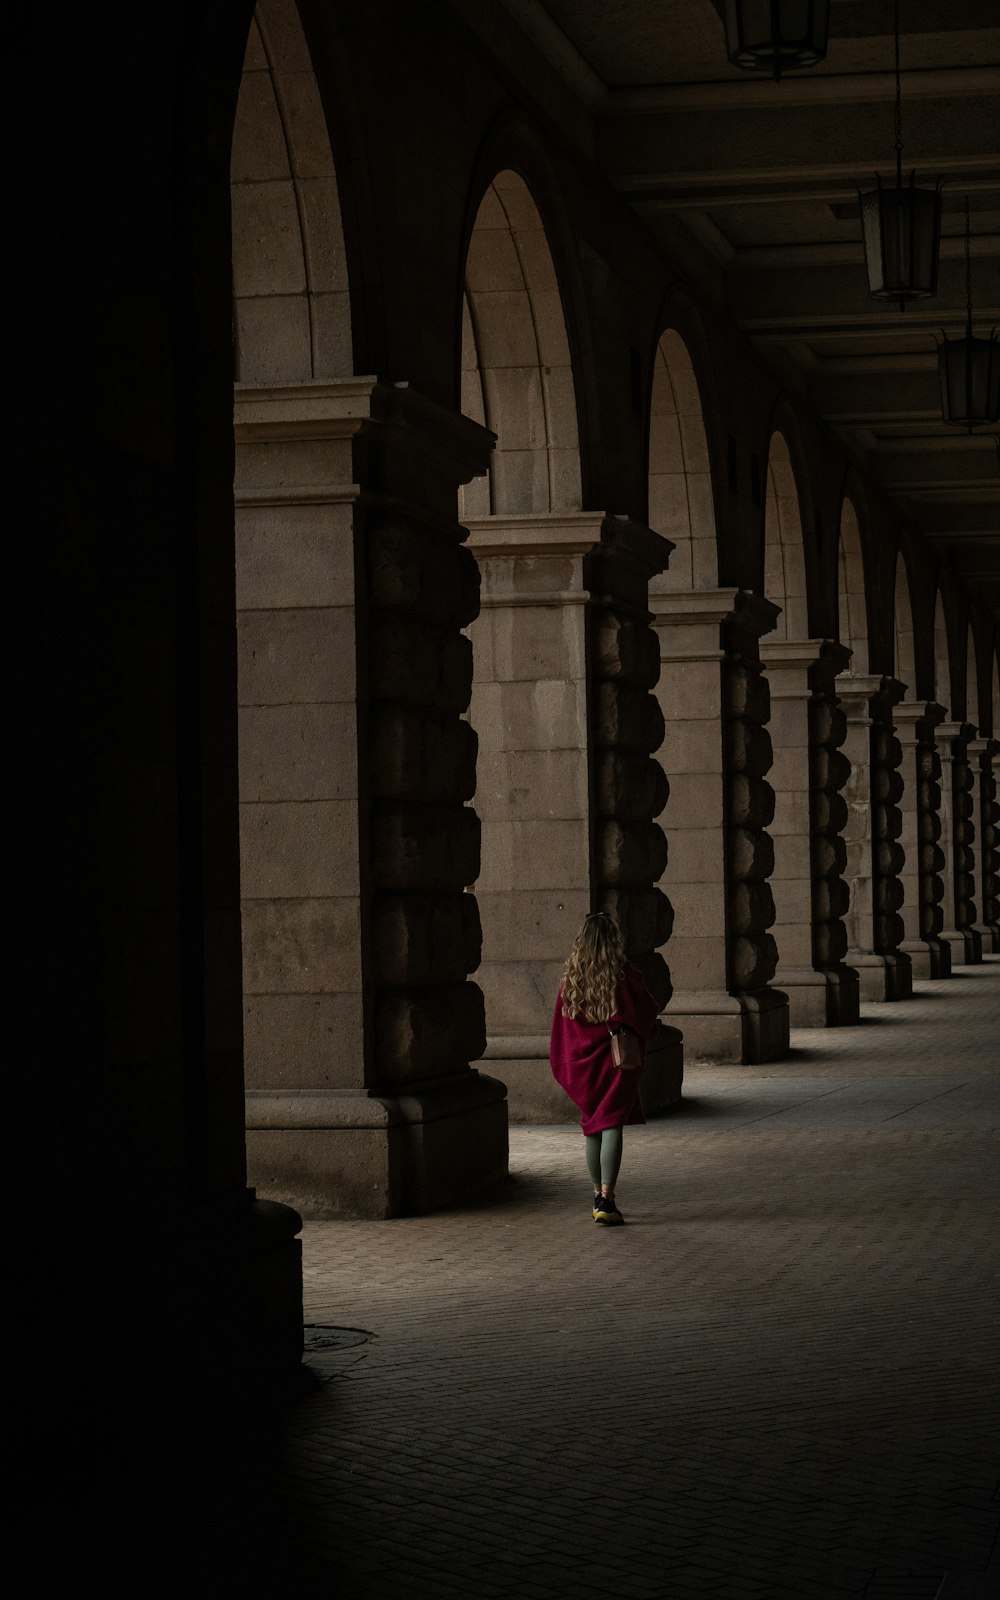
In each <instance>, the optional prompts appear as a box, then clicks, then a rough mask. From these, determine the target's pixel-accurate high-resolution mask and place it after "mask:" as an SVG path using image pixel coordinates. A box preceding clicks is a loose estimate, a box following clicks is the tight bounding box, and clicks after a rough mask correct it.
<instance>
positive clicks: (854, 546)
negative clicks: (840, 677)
mask: <svg viewBox="0 0 1000 1600" xmlns="http://www.w3.org/2000/svg"><path fill="white" fill-rule="evenodd" d="M837 575H838V581H837V618H838V635H839V638H840V642H841V644H843V645H846V646H847V648H848V649H849V650H850V651H851V661H850V665H849V667H848V668H847V671H848V672H849V673H850V674H852V675H853V676H856V677H857V676H864V675H865V674H866V673H868V672H870V670H871V650H870V643H869V630H868V619H869V616H870V614H871V611H870V605H869V596H868V582H867V572H866V565H865V555H864V548H863V546H862V542H861V526H860V522H859V519H858V511H857V507H856V505H855V503H854V500H853V499H852V498H851V497H850V496H849V495H848V496H845V498H844V502H843V505H842V507H841V512H840V539H839V551H838V559H837Z"/></svg>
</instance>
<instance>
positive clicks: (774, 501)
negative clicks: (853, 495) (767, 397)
mask: <svg viewBox="0 0 1000 1600" xmlns="http://www.w3.org/2000/svg"><path fill="white" fill-rule="evenodd" d="M764 593H765V595H766V596H767V598H768V600H771V601H773V602H774V604H775V605H777V606H780V607H781V615H780V617H779V618H778V620H777V622H776V624H775V627H774V630H773V633H772V634H770V635H769V638H773V639H807V638H808V637H809V614H808V612H809V605H808V597H807V593H806V561H805V549H804V545H803V540H802V515H801V509H800V501H799V492H798V486H797V484H796V480H795V472H794V469H793V467H792V458H791V455H790V454H789V450H788V441H787V440H786V438H785V436H784V434H783V433H781V432H778V433H775V434H773V435H772V438H771V442H770V446H769V449H768V455H767V490H766V495H765V506H764Z"/></svg>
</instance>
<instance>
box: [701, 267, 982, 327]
mask: <svg viewBox="0 0 1000 1600" xmlns="http://www.w3.org/2000/svg"><path fill="white" fill-rule="evenodd" d="M726 286H727V291H728V304H729V310H730V312H731V314H732V316H733V317H734V318H735V320H736V321H737V322H738V323H739V324H740V326H741V327H742V328H744V329H745V330H746V332H747V333H750V334H754V335H760V336H768V337H785V338H792V339H806V340H809V341H810V342H811V340H812V338H813V336H814V335H815V334H816V333H818V332H821V331H822V330H824V329H825V330H827V331H834V330H835V331H837V332H838V333H841V334H846V333H849V332H853V330H854V329H856V328H865V327H867V328H869V329H872V328H876V327H877V328H878V329H879V331H880V332H884V333H885V334H891V335H892V336H894V337H899V336H900V335H901V334H902V335H905V334H907V333H914V332H916V331H918V330H920V329H923V328H933V329H938V328H942V327H943V328H944V330H945V332H955V333H957V332H959V331H960V330H961V328H962V327H963V326H964V324H965V263H964V262H963V261H956V260H948V259H945V260H943V261H942V262H941V266H940V271H939V274H938V289H937V294H936V295H934V296H933V298H930V299H927V300H920V301H917V302H916V303H915V304H913V305H912V306H911V307H910V308H909V309H907V311H906V312H903V313H901V312H900V310H899V307H898V306H897V305H895V304H894V303H893V302H891V301H885V300H874V299H872V297H871V296H870V295H869V293H868V284H867V279H866V276H865V272H864V268H863V267H862V266H860V265H851V266H839V265H835V266H826V267H810V268H800V269H799V270H798V271H789V272H754V273H745V272H743V273H741V272H739V271H737V270H733V269H729V270H728V271H727V273H726ZM972 303H973V305H974V307H975V311H976V321H977V322H978V323H982V324H985V325H986V327H990V326H991V325H992V324H993V323H995V322H996V321H998V320H1000V271H998V265H997V261H996V260H995V259H994V258H990V259H981V260H978V261H973V263H972Z"/></svg>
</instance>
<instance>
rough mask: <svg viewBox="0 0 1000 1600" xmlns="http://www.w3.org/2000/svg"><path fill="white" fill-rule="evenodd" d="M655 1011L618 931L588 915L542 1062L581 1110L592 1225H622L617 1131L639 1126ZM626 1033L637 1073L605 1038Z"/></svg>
mask: <svg viewBox="0 0 1000 1600" xmlns="http://www.w3.org/2000/svg"><path fill="white" fill-rule="evenodd" d="M658 1010H659V1007H658V1006H657V1003H656V1001H655V1000H654V999H653V997H652V995H651V994H650V993H649V990H648V989H647V988H646V986H645V984H644V983H643V981H642V977H641V975H640V974H639V972H638V971H637V970H636V968H635V967H633V966H632V965H631V964H630V963H629V962H627V961H626V959H625V946H624V944H623V942H622V936H621V930H620V928H619V927H618V924H617V922H616V921H615V919H614V917H613V916H612V915H611V914H610V912H608V911H595V912H592V913H591V915H590V916H589V917H587V919H586V921H585V922H584V924H583V927H582V928H581V929H580V932H579V933H578V934H577V937H576V943H575V944H574V946H573V948H572V950H571V951H570V955H569V960H568V961H567V963H566V970H565V972H564V973H563V980H562V985H561V987H560V989H559V995H558V998H557V999H556V1010H555V1016H554V1017H553V1019H552V1042H551V1045H550V1047H549V1062H550V1064H551V1067H552V1072H553V1075H554V1077H555V1079H556V1082H557V1083H559V1084H561V1085H562V1087H563V1088H564V1089H565V1091H566V1093H567V1094H568V1095H569V1097H570V1099H571V1100H573V1101H574V1102H575V1104H576V1105H578V1106H579V1108H580V1126H581V1128H582V1129H583V1133H584V1138H585V1140H586V1152H587V1166H588V1169H589V1171H590V1176H591V1178H592V1180H593V1184H594V1202H593V1215H594V1221H595V1222H599V1223H601V1224H602V1225H603V1226H605V1227H607V1226H616V1225H620V1224H621V1223H623V1222H624V1220H625V1218H624V1217H623V1216H622V1214H621V1212H620V1211H619V1209H618V1207H617V1206H616V1204H615V1184H616V1182H617V1180H618V1172H619V1169H620V1167H621V1161H622V1137H623V1135H622V1129H623V1128H624V1126H625V1124H626V1123H638V1122H645V1120H646V1119H645V1117H644V1116H643V1114H642V1107H641V1106H640V1104H639V1078H640V1075H641V1070H642V1069H641V1062H642V1057H643V1056H644V1055H645V1044H646V1041H647V1040H648V1039H649V1038H650V1037H651V1036H652V1034H653V1032H654V1030H655V1028H656V1025H657V1012H658ZM623 1029H628V1030H631V1032H632V1033H634V1034H636V1035H638V1038H639V1040H640V1041H641V1044H640V1049H639V1056H640V1065H639V1069H638V1070H635V1069H634V1068H633V1069H631V1070H629V1069H627V1068H624V1067H616V1066H615V1064H614V1061H613V1060H612V1054H611V1040H612V1036H613V1035H614V1034H615V1033H617V1032H619V1031H620V1030H623Z"/></svg>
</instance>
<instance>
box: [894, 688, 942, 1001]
mask: <svg viewBox="0 0 1000 1600" xmlns="http://www.w3.org/2000/svg"><path fill="white" fill-rule="evenodd" d="M943 716H944V708H943V707H942V706H939V705H935V704H934V702H933V701H911V700H904V701H903V702H902V703H901V704H900V705H898V706H897V707H896V708H895V712H894V719H895V727H896V736H897V738H898V739H899V742H900V745H901V747H902V752H903V760H902V765H901V768H900V771H901V773H902V777H903V794H902V799H901V800H900V810H901V813H902V818H903V831H902V834H901V836H900V843H901V845H902V847H903V854H904V862H903V871H902V873H901V875H900V882H901V884H902V887H903V903H902V907H901V910H900V914H901V916H902V918H903V933H904V937H903V942H902V946H901V948H902V949H903V950H905V951H906V953H907V954H908V955H909V957H910V961H911V963H912V966H913V973H914V976H915V977H919V978H946V977H947V976H948V975H949V973H950V972H951V950H950V948H949V946H948V945H947V944H945V943H943V942H942V940H941V928H942V925H943V917H942V913H941V897H942V895H943V893H944V882H943V879H942V877H941V872H942V869H943V867H944V852H943V851H942V849H941V844H940V839H941V814H940V813H941V759H940V757H939V755H938V753H937V749H936V747H935V742H934V730H935V728H936V727H937V725H938V723H939V722H940V721H941V719H942V717H943Z"/></svg>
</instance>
